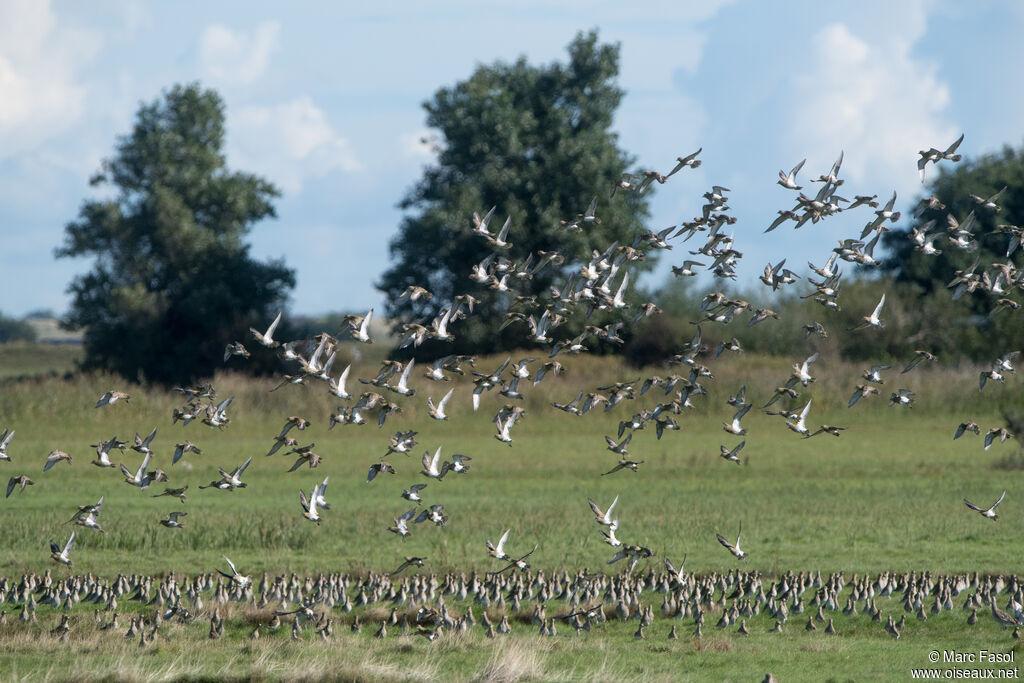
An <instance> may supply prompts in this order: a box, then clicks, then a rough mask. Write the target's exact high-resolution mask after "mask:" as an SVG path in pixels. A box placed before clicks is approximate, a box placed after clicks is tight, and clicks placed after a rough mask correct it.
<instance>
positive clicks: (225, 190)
mask: <svg viewBox="0 0 1024 683" xmlns="http://www.w3.org/2000/svg"><path fill="white" fill-rule="evenodd" d="M223 146H224V104H223V101H222V100H221V99H220V97H219V96H218V95H217V93H216V92H214V91H212V90H204V89H202V88H201V87H200V86H199V85H198V84H190V85H185V86H182V85H177V86H175V87H173V88H171V89H170V90H169V91H167V92H165V93H164V94H163V97H162V98H160V99H158V100H156V101H154V102H152V103H149V104H143V105H142V106H141V107H140V108H139V111H138V113H137V115H136V119H135V125H134V127H133V129H132V131H131V133H130V134H128V135H125V136H123V137H120V138H119V139H118V141H117V144H116V149H115V154H114V156H113V157H111V158H109V159H106V160H104V161H103V163H102V167H101V169H100V171H99V172H98V173H97V174H96V175H95V176H94V177H93V178H92V180H91V181H90V182H91V184H92V185H93V186H101V187H102V186H106V187H109V188H112V190H113V193H112V196H110V197H109V198H102V199H87V200H86V201H85V202H84V203H83V204H82V207H81V209H80V211H79V216H78V219H77V220H75V221H73V222H71V223H69V224H68V225H67V226H66V227H65V236H64V237H65V239H64V244H63V245H62V246H61V247H59V248H58V249H57V250H56V253H57V256H58V257H75V256H92V257H94V259H95V260H94V264H93V267H92V270H91V271H89V272H88V273H86V274H84V275H80V276H78V277H76V278H75V279H74V280H73V281H72V282H71V284H70V285H69V288H68V289H69V292H70V293H71V294H72V295H73V301H72V306H71V311H70V313H69V314H68V316H67V323H68V324H69V325H71V326H74V327H81V328H84V329H85V352H86V353H85V361H84V365H85V367H87V368H97V369H105V370H110V371H114V372H117V373H119V374H121V375H123V376H125V377H126V378H129V379H142V378H145V379H148V380H152V381H157V382H162V383H171V382H182V381H187V380H190V379H194V378H196V377H200V376H205V375H208V374H209V373H210V372H211V371H212V370H213V369H214V368H215V367H217V366H218V365H219V364H220V363H221V360H222V354H223V352H224V346H225V344H226V343H228V342H230V341H233V340H235V339H242V338H243V335H245V334H246V333H247V329H248V327H249V325H250V324H253V323H254V322H264V321H266V322H269V321H270V320H271V319H272V318H273V316H274V315H275V314H276V308H277V307H278V306H279V305H281V303H282V301H283V299H284V298H285V296H286V295H287V293H288V291H289V289H290V288H291V287H293V286H294V284H295V277H294V274H293V272H292V270H290V269H289V268H287V267H286V266H285V265H284V264H283V263H282V262H278V261H272V262H268V263H263V262H259V261H256V260H254V259H253V258H252V257H251V256H250V255H249V247H248V245H247V244H246V243H245V241H244V240H245V237H246V235H247V234H248V233H249V231H250V230H251V229H252V227H253V225H254V224H255V223H257V222H259V221H260V220H262V219H264V218H268V217H273V216H274V215H275V213H274V207H273V204H272V203H271V201H272V200H273V199H274V198H275V197H277V196H278V194H279V192H278V190H277V189H276V188H275V187H274V186H273V185H272V184H270V183H269V182H267V181H266V180H264V179H262V178H259V177H257V176H254V175H251V174H248V173H240V172H234V171H230V170H228V168H227V166H226V161H225V158H224V153H223Z"/></svg>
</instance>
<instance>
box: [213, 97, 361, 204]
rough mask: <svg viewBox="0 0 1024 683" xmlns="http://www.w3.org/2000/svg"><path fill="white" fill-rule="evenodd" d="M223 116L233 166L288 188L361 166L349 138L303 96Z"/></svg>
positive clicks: (247, 108) (354, 169) (295, 188)
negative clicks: (226, 120) (226, 124)
mask: <svg viewBox="0 0 1024 683" xmlns="http://www.w3.org/2000/svg"><path fill="white" fill-rule="evenodd" d="M228 117H229V123H228V130H229V136H230V141H229V142H230V149H231V152H232V157H233V159H235V160H237V161H236V163H237V165H238V167H239V168H240V169H242V170H246V171H255V172H258V173H260V174H261V175H264V176H266V177H267V178H268V179H269V180H271V181H273V182H274V183H276V184H278V185H280V186H281V187H282V188H283V189H284V190H285V191H287V192H298V191H300V190H301V189H302V183H303V181H304V180H305V179H306V178H311V177H319V176H323V175H326V174H328V173H330V172H332V171H341V172H346V173H350V172H354V171H359V170H362V168H363V167H362V164H360V163H359V160H358V159H357V158H356V156H355V154H354V153H353V152H352V149H351V145H350V144H349V141H348V140H347V139H345V138H344V137H342V136H340V135H339V134H338V133H336V132H335V131H334V129H333V127H332V126H331V124H330V122H329V121H328V120H327V115H326V114H325V113H324V111H323V110H322V109H320V108H319V107H317V106H316V105H315V104H313V100H312V99H310V98H309V97H308V96H306V97H299V98H297V99H294V100H291V101H289V102H284V103H281V104H276V105H273V106H245V107H241V108H240V109H239V110H238V112H237V114H232V113H231V112H230V111H229V113H228Z"/></svg>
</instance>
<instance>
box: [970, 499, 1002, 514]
mask: <svg viewBox="0 0 1024 683" xmlns="http://www.w3.org/2000/svg"><path fill="white" fill-rule="evenodd" d="M1000 500H1002V498H1000ZM964 505H966V506H967V507H969V508H971V509H972V510H974V511H975V512H984V510H982V509H981V508H980V507H978V506H977V505H975V504H974V503H972V502H971V501H969V500H967V499H966V498H964Z"/></svg>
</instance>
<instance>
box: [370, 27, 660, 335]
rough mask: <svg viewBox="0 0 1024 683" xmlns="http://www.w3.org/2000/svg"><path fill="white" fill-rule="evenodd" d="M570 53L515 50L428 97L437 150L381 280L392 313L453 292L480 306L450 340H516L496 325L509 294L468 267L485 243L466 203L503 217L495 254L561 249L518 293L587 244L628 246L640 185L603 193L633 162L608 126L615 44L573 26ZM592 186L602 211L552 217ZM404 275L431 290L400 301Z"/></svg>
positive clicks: (616, 96)
mask: <svg viewBox="0 0 1024 683" xmlns="http://www.w3.org/2000/svg"><path fill="white" fill-rule="evenodd" d="M568 53H569V59H568V62H567V63H564V64H562V63H554V64H549V65H546V66H532V65H530V64H528V63H527V62H526V60H525V58H520V59H519V60H517V61H516V62H515V63H513V64H506V63H497V64H493V65H491V66H480V67H479V68H477V70H476V71H475V72H474V73H473V74H472V75H471V76H470V77H469V78H468V79H467V80H465V81H462V82H460V83H457V84H455V85H454V86H452V87H448V88H442V89H441V90H439V91H438V92H437V93H436V94H435V95H434V97H433V99H431V100H430V101H428V102H426V103H425V104H424V108H425V109H426V111H427V123H428V125H429V126H430V127H432V128H433V129H435V130H436V135H435V137H434V138H433V140H434V144H435V148H436V151H437V162H436V164H434V165H432V166H430V167H429V168H427V169H426V170H425V171H424V174H423V178H422V179H421V180H420V181H419V182H418V183H417V184H416V185H415V187H413V188H412V190H411V191H410V192H409V194H408V195H407V196H406V197H405V198H404V199H403V200H402V202H401V203H400V207H401V208H402V209H405V210H407V211H409V212H410V214H409V215H407V216H406V217H405V218H404V220H403V221H402V224H401V227H400V231H399V234H398V235H397V236H396V237H395V238H394V240H393V241H392V242H391V245H390V248H391V256H392V259H393V265H392V266H391V267H390V268H389V269H388V270H387V271H386V272H385V273H384V274H383V276H382V277H381V279H380V281H379V283H378V288H379V289H380V290H381V291H383V292H384V293H385V294H386V295H387V297H388V300H389V308H390V311H389V312H390V313H391V315H393V316H395V317H396V318H398V319H400V320H425V319H429V318H430V317H432V316H434V315H436V314H437V313H438V311H439V310H440V309H441V308H442V307H443V306H444V305H446V304H448V303H449V302H450V301H451V300H452V298H453V297H454V296H456V295H461V294H471V295H473V296H474V297H477V298H479V299H481V301H482V305H480V306H479V307H478V309H477V312H476V313H474V315H472V316H470V317H469V319H467V320H466V321H462V322H460V323H459V324H458V328H457V330H456V334H457V340H456V344H455V349H456V350H459V351H476V350H489V349H494V348H496V347H501V346H513V345H517V344H519V343H521V342H522V340H523V337H524V336H525V335H524V334H522V330H518V333H517V334H513V333H512V332H513V331H512V330H509V331H507V332H506V334H505V335H504V336H499V335H497V334H496V331H497V329H498V327H499V325H500V323H501V320H502V317H503V314H504V311H505V310H507V307H508V304H509V303H510V302H511V297H510V296H509V295H506V294H495V293H493V292H491V291H490V290H489V289H488V288H487V287H486V286H484V285H481V284H479V283H475V282H473V281H472V280H471V279H470V278H469V275H470V269H471V267H472V266H473V265H474V264H476V263H478V262H480V261H481V260H483V259H484V258H485V257H487V256H488V255H489V254H491V253H493V249H492V248H491V247H490V246H489V245H488V244H487V242H486V241H485V240H484V239H483V238H481V237H480V236H479V235H475V234H473V223H472V216H473V214H474V213H478V214H479V215H481V216H483V215H484V214H485V213H486V212H487V211H488V210H489V209H490V208H491V207H492V206H496V207H497V211H496V213H495V216H494V218H493V219H492V221H491V224H490V229H491V231H492V232H495V231H497V230H498V229H500V228H501V226H502V224H503V223H504V221H505V218H506V216H508V217H511V227H510V231H509V241H511V242H512V247H511V248H510V249H509V250H508V251H506V252H504V253H503V255H504V256H505V258H507V259H509V260H510V261H512V262H516V263H519V264H522V263H524V262H525V261H526V259H527V258H528V257H529V256H530V255H531V254H533V256H534V258H535V259H536V258H539V253H540V252H541V251H546V252H553V251H557V252H559V253H560V254H561V255H562V256H564V257H565V262H564V263H563V264H562V265H560V266H552V267H548V268H545V269H544V270H542V271H540V272H538V273H536V274H535V275H534V277H533V278H532V279H530V280H525V281H518V282H517V283H516V293H517V294H520V295H524V296H529V295H537V294H542V295H543V294H546V293H547V291H548V287H549V285H551V284H553V283H556V282H558V281H559V280H560V279H561V278H562V277H563V276H564V275H565V273H566V272H567V271H568V270H569V269H570V268H573V267H578V261H576V259H578V258H582V257H587V258H589V256H590V254H591V251H592V250H594V249H597V250H598V251H601V252H603V251H604V250H605V249H607V248H608V247H609V246H610V245H611V244H612V243H613V242H615V241H618V243H619V244H620V245H625V246H629V245H630V244H631V243H632V241H633V239H634V237H635V236H636V235H637V234H639V231H640V229H641V227H642V224H643V219H644V218H645V217H646V216H647V214H648V212H647V203H646V197H647V195H646V194H645V195H643V196H640V195H638V193H636V192H620V193H618V194H616V196H615V197H614V198H612V200H611V201H609V191H610V190H611V188H612V186H613V184H614V182H615V181H616V180H617V179H619V178H620V177H621V174H622V173H623V172H624V171H625V170H626V169H627V168H628V167H629V166H630V165H631V164H632V163H633V159H632V158H631V157H630V156H629V155H627V154H626V153H625V152H623V151H622V150H621V149H620V148H619V147H618V144H617V142H618V140H617V136H616V134H615V133H613V132H611V130H610V127H611V125H612V121H613V117H614V114H615V110H616V108H617V107H618V105H619V102H620V100H621V99H622V94H623V92H622V90H621V89H620V88H619V87H618V86H617V85H616V77H617V75H618V69H619V48H618V46H617V45H605V44H600V43H599V42H598V37H597V34H596V33H593V32H591V33H586V34H582V33H581V34H579V35H577V37H576V38H575V39H574V40H573V41H572V43H570V45H569V47H568ZM594 197H597V199H598V204H597V216H598V217H599V218H600V223H587V224H586V227H585V229H584V230H583V231H582V232H574V231H567V230H560V229H559V228H560V221H562V220H565V219H571V218H573V217H574V216H576V215H578V214H581V213H584V212H585V210H586V209H587V207H588V205H589V203H590V202H591V200H592V199H593V198H594ZM643 265H644V264H641V266H643ZM634 269H635V268H634ZM410 285H417V286H422V287H426V288H427V289H429V290H430V291H431V292H432V293H433V294H434V297H433V298H432V299H430V300H425V299H422V298H421V299H419V300H418V301H417V302H412V301H409V300H408V299H407V300H404V301H401V302H399V301H397V298H398V296H399V295H400V294H401V293H402V292H403V291H404V290H405V289H406V287H408V286H410ZM568 327H570V326H567V328H568ZM448 348H450V347H448Z"/></svg>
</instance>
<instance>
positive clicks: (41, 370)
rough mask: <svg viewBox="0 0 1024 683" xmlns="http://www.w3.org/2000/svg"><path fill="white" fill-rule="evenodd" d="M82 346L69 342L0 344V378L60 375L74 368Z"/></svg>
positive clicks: (80, 356) (79, 357)
mask: <svg viewBox="0 0 1024 683" xmlns="http://www.w3.org/2000/svg"><path fill="white" fill-rule="evenodd" d="M81 358H82V347H81V346H74V345H71V344H29V343H25V342H12V343H9V344H0V379H4V378H7V377H35V376H38V375H47V374H57V375H62V374H64V373H66V372H71V371H72V370H74V369H75V363H77V362H78V361H79V360H80V359H81Z"/></svg>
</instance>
